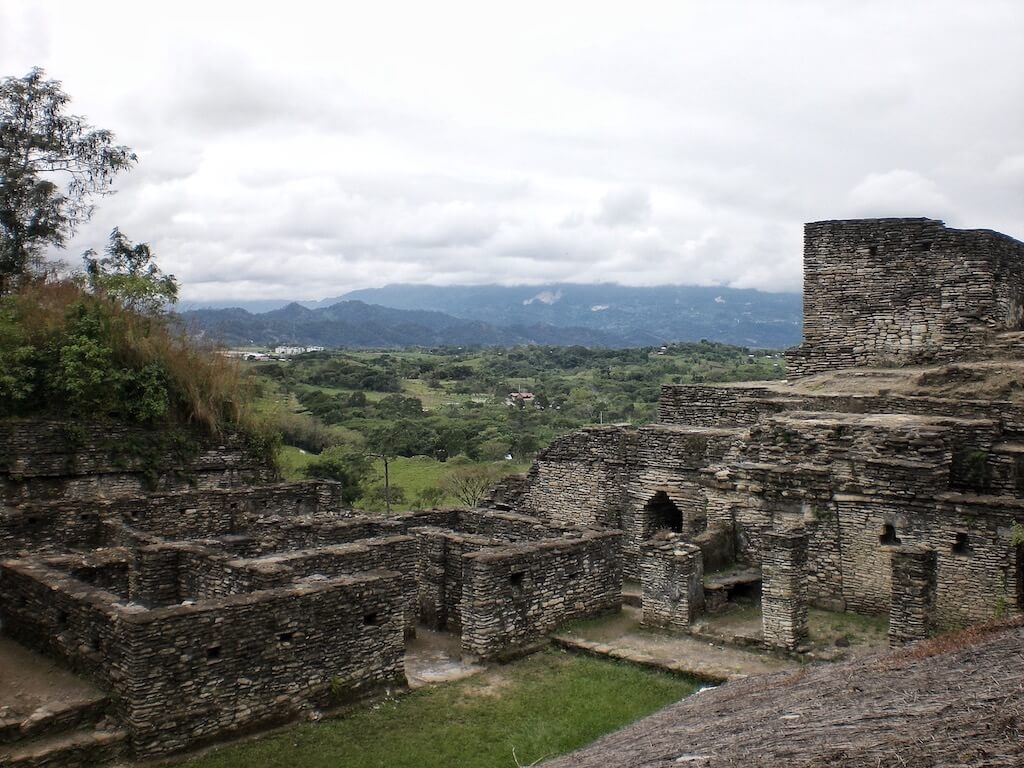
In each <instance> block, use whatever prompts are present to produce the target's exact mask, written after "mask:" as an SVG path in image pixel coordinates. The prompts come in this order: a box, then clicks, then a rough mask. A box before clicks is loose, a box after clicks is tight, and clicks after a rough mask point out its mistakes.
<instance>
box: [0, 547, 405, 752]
mask: <svg viewBox="0 0 1024 768" xmlns="http://www.w3.org/2000/svg"><path fill="white" fill-rule="evenodd" d="M2 600H3V606H4V616H3V620H4V631H5V633H6V634H8V635H9V636H11V637H12V638H14V639H15V640H18V641H19V642H21V643H22V644H24V645H27V646H29V647H33V648H35V649H37V650H40V651H43V652H45V653H48V654H49V655H51V656H55V657H56V658H58V659H60V660H61V661H63V662H64V663H65V664H66V665H67V666H69V667H71V668H72V669H75V670H78V671H81V672H85V673H87V674H89V675H90V676H91V677H93V678H94V679H96V680H98V681H99V682H101V684H103V685H104V687H106V688H108V689H110V690H113V691H115V692H116V693H117V694H118V698H117V701H118V707H119V709H120V713H119V714H120V715H121V717H122V718H123V719H124V721H125V723H126V724H127V725H128V726H129V729H130V731H131V734H132V744H133V751H134V754H135V755H136V756H138V757H145V756H150V755H158V754H163V753H167V752H174V751H180V750H182V749H184V748H186V747H194V746H196V745H198V744H201V743H202V742H204V741H209V740H211V739H213V738H223V737H224V736H225V735H227V734H230V733H232V732H234V731H239V730H243V729H249V728H253V727H259V726H261V725H267V724H272V723H276V722H281V721H284V720H288V719H292V718H294V717H295V716H296V714H298V712H299V711H300V710H302V709H305V708H309V707H311V706H323V705H326V704H330V703H332V701H334V699H336V698H337V697H338V696H342V695H347V696H353V695H358V693H359V692H360V691H361V690H364V689H366V690H369V689H373V688H375V687H377V686H379V685H387V684H391V685H401V684H402V682H403V654H404V642H403V607H402V602H401V588H400V580H399V578H398V574H395V573H389V572H378V573H367V574H361V575H356V576H341V577H338V578H335V579H330V580H326V581H321V582H307V583H301V584H294V585H289V586H286V587H281V588H278V589H271V590H266V591H263V592H259V593H252V594H238V595H230V596H226V597H223V598H219V599H213V600H207V601H204V602H203V603H202V604H199V603H197V604H195V605H175V606H168V607H164V608H159V609H156V610H149V611H147V610H144V609H141V608H140V609H133V608H132V607H131V606H130V605H126V604H125V603H124V601H123V600H122V598H121V596H120V595H117V594H114V593H110V592H107V591H105V590H101V589H97V588H90V589H88V592H87V593H83V585H82V583H81V582H79V581H77V580H75V579H73V578H71V577H70V576H68V575H66V574H64V573H62V572H61V571H59V570H56V569H53V568H49V567H47V566H45V565H42V564H38V563H21V562H13V561H7V562H6V563H5V564H4V574H3V594H2Z"/></svg>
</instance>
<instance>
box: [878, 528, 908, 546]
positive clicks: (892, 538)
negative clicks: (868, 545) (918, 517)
mask: <svg viewBox="0 0 1024 768" xmlns="http://www.w3.org/2000/svg"><path fill="white" fill-rule="evenodd" d="M878 543H879V544H882V545H884V546H895V545H897V544H901V543H902V542H901V541H900V540H899V538H897V536H896V528H895V527H893V526H891V525H889V524H886V526H885V527H884V528H883V529H882V535H881V536H879V537H878Z"/></svg>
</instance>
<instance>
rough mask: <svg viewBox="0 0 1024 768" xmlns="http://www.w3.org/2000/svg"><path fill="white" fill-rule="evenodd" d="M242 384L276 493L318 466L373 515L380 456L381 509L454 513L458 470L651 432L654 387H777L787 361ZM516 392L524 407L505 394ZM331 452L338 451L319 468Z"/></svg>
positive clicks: (375, 354) (368, 356)
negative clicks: (281, 484)
mask: <svg viewBox="0 0 1024 768" xmlns="http://www.w3.org/2000/svg"><path fill="white" fill-rule="evenodd" d="M246 371H247V372H248V373H250V374H251V376H250V377H249V381H250V383H251V385H252V388H253V391H254V393H255V394H256V395H257V397H258V401H259V406H260V410H261V412H262V413H263V414H264V416H265V417H266V418H267V419H268V420H269V421H271V422H272V423H273V424H274V425H275V426H276V427H277V428H278V429H279V430H280V431H281V434H282V436H283V441H284V443H285V445H286V446H288V447H286V448H285V449H284V450H283V451H282V452H281V454H280V457H279V458H280V465H281V470H282V475H283V476H284V478H285V479H288V480H297V479H301V478H303V477H305V476H306V475H305V473H304V470H305V469H306V468H307V467H308V466H309V465H310V464H311V463H316V464H317V465H318V466H317V467H316V468H314V469H313V470H312V471H313V473H314V474H316V475H318V476H322V477H332V478H334V479H336V480H339V481H342V482H343V483H344V484H345V486H346V487H347V488H348V489H350V491H349V493H348V494H347V498H346V503H349V504H351V505H352V506H355V507H359V508H363V509H370V510H379V509H382V508H383V507H384V506H385V502H384V494H383V492H382V490H381V488H382V486H383V467H382V464H381V462H380V460H377V461H375V462H373V463H372V464H371V463H368V461H367V460H368V459H369V458H370V457H373V456H378V457H379V456H381V455H388V456H391V457H395V458H394V460H393V463H392V464H391V465H390V469H391V473H390V474H391V477H390V480H391V483H392V485H393V486H398V487H399V488H400V489H401V492H402V493H401V499H400V500H398V501H397V502H396V503H393V504H392V507H393V509H395V510H399V511H401V510H406V509H410V508H415V507H418V506H433V505H447V504H455V503H456V499H454V498H452V497H450V496H448V497H445V496H438V489H439V488H440V486H441V481H442V478H444V476H445V475H447V474H450V473H451V472H452V471H453V470H454V467H455V466H458V465H464V464H466V463H467V462H468V463H470V464H473V465H478V466H479V465H486V466H489V467H491V468H494V469H495V470H498V471H500V472H510V471H524V470H525V469H527V468H528V467H529V465H530V463H531V461H532V460H533V458H534V457H535V456H536V455H537V453H538V452H539V451H540V450H543V449H544V447H546V446H547V445H548V444H550V442H551V441H552V440H553V439H554V438H555V437H557V436H558V435H562V434H565V433H567V432H571V431H572V430H574V429H578V428H579V427H581V426H584V425H586V424H593V423H606V424H607V423H623V422H629V423H633V424H644V423H648V422H650V421H651V420H652V419H653V418H654V414H655V410H656V403H657V400H658V396H659V393H660V388H661V385H663V384H666V383H671V382H676V383H691V382H706V381H735V380H738V379H769V378H778V377H780V376H782V375H784V361H782V359H781V358H780V357H779V355H778V354H776V353H770V352H764V351H756V352H751V351H750V350H747V349H743V348H740V347H730V346H726V345H722V344H711V343H708V342H701V343H694V344H673V345H669V346H665V347H662V348H650V347H649V348H643V349H586V348H583V347H565V348H561V347H516V348H513V349H465V350H463V349H434V350H404V351H396V350H388V351H373V350H364V351H351V350H348V351H345V350H338V351H333V352H317V353H309V354H304V355H300V356H297V357H294V358H290V359H288V360H275V361H265V362H259V363H254V364H251V365H248V364H247V366H246ZM519 392H530V393H533V396H532V397H531V398H528V399H522V398H518V397H513V396H512V394H511V393H519ZM300 449H302V450H304V451H305V453H303V452H302V451H301V450H300ZM328 449H338V450H334V452H329V453H326V454H324V455H323V458H322V459H320V458H318V455H320V454H321V453H322V452H324V451H325V450H328ZM342 454H344V456H345V457H347V458H344V459H341V458H339V456H341V455H342ZM509 456H511V457H513V460H512V461H506V458H507V457H509ZM353 457H357V459H358V460H353ZM332 462H333V463H332ZM339 462H341V464H339ZM342 465H343V466H342ZM428 489H430V490H432V491H433V493H424V491H425V490H428ZM393 498H394V497H393Z"/></svg>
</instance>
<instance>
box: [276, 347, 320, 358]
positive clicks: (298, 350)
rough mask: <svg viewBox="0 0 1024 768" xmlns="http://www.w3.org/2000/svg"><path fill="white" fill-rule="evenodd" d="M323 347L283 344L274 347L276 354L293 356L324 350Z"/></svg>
mask: <svg viewBox="0 0 1024 768" xmlns="http://www.w3.org/2000/svg"><path fill="white" fill-rule="evenodd" d="M323 351H324V348H323V347H289V346H281V347H274V354H275V355H278V356H280V357H291V356H293V355H301V354H304V353H306V352H323Z"/></svg>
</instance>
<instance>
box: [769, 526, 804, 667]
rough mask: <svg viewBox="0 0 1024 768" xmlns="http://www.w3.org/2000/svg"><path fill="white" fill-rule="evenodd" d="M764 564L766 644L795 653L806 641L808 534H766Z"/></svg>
mask: <svg viewBox="0 0 1024 768" xmlns="http://www.w3.org/2000/svg"><path fill="white" fill-rule="evenodd" d="M764 539H765V542H764V549H763V553H762V554H763V557H764V560H763V562H762V564H761V612H762V616H761V622H762V630H763V634H764V642H765V645H767V646H769V647H774V648H782V649H785V650H788V651H793V650H796V649H797V648H798V647H799V646H800V644H801V643H803V642H804V640H806V639H807V533H806V532H805V531H803V530H802V529H797V530H788V531H767V532H766V533H765V534H764Z"/></svg>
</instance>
